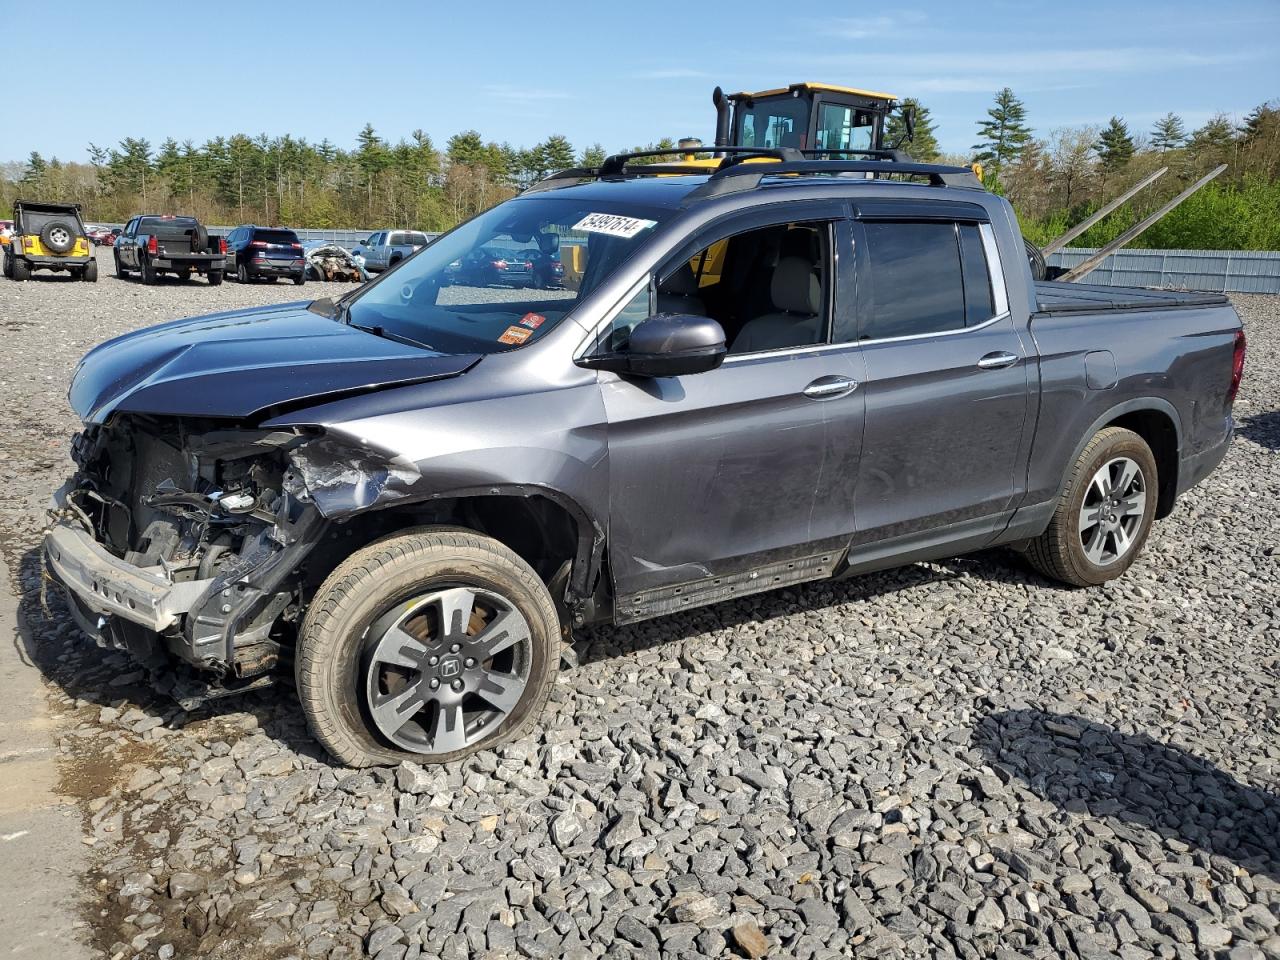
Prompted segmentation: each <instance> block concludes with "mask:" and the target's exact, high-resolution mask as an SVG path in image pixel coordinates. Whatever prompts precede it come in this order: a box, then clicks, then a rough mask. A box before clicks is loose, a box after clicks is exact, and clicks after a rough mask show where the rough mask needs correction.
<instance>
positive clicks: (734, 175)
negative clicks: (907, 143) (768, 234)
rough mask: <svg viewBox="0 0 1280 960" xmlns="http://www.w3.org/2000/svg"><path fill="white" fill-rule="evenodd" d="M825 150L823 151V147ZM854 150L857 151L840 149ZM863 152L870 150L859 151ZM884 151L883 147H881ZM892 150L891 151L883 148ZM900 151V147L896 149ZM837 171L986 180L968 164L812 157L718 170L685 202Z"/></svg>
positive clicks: (970, 186)
mask: <svg viewBox="0 0 1280 960" xmlns="http://www.w3.org/2000/svg"><path fill="white" fill-rule="evenodd" d="M819 152H821V151H819ZM836 152H854V151H836ZM857 152H859V153H861V152H866V151H857ZM877 152H880V151H877ZM883 152H886V153H887V152H888V151H883ZM895 152H896V151H895ZM836 173H869V174H872V175H873V178H874V177H878V176H880V175H890V176H893V175H898V176H912V177H927V178H928V179H929V183H930V184H931V185H933V186H935V187H959V188H962V189H966V190H981V189H982V183H981V181H979V180H978V178H977V177H976V176H974V173H973V171H972V170H970V169H969V168H968V167H950V166H943V165H941V164H936V163H919V162H917V161H915V160H910V161H900V160H809V159H803V160H798V161H784V162H782V163H768V164H763V163H762V164H752V165H750V166H745V165H737V166H732V167H725V168H723V169H720V170H718V171H716V172H715V173H714V174H712V175H711V177H710V178H709V179H708V180H707V182H706V183H704V184H702V185H701V186H699V187H697V188H695V189H694V190H692V191H690V192H689V193H688V195H686V196H685V203H688V202H690V201H693V200H705V199H707V198H709V197H719V196H723V195H724V194H728V193H741V192H743V191H746V190H754V189H755V188H756V187H758V186H759V185H760V181H761V180H763V179H764V178H765V177H779V176H788V175H798V174H812V175H817V176H829V175H831V174H836Z"/></svg>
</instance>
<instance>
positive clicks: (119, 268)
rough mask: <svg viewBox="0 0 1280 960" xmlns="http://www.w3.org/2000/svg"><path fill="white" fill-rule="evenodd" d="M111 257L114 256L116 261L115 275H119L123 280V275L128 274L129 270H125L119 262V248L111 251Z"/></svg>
mask: <svg viewBox="0 0 1280 960" xmlns="http://www.w3.org/2000/svg"><path fill="white" fill-rule="evenodd" d="M112 257H114V259H115V261H116V276H117V277H119V278H120V279H121V280H123V279H124V278H125V277H127V276H128V275H129V271H127V270H126V269H125V268H124V265H123V264H122V263H121V262H120V251H119V250H114V251H112Z"/></svg>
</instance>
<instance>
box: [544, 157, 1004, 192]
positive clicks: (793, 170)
mask: <svg viewBox="0 0 1280 960" xmlns="http://www.w3.org/2000/svg"><path fill="white" fill-rule="evenodd" d="M707 152H711V151H710V150H709V149H706V150H701V151H699V150H690V149H688V148H684V149H681V148H679V147H673V148H671V149H670V150H635V151H632V152H630V153H615V154H613V155H611V156H609V157H606V158H605V161H604V163H602V164H600V166H598V167H571V168H570V169H568V170H561V171H559V172H558V173H553V174H551V175H550V176H548V177H544V178H543V179H542V180H539V181H538V182H537V183H535V184H533V185H532V186H531V187H529V188H528V190H526V191H525V192H526V193H537V192H540V191H543V190H556V189H558V188H560V187H568V186H572V185H573V184H575V183H580V182H582V181H584V180H599V179H603V178H605V177H624V176H633V177H634V176H671V175H673V174H706V173H707V167H706V166H701V165H696V164H678V163H664V164H642V165H640V166H638V167H637V166H629V165H628V162H629V161H631V160H635V159H638V158H640V157H665V156H674V155H677V154H681V155H682V154H688V153H707ZM715 152H716V153H721V154H724V158H723V159H722V160H721V161H720V163H719V165H718V166H717V167H716V168H715V169H714V171H712V173H711V176H710V178H708V180H707V182H706V183H704V184H702V185H701V186H699V187H697V188H695V189H694V190H692V191H691V192H690V193H689V194H688V195H687V196H686V197H685V202H686V203H687V202H688V201H691V200H704V199H707V198H708V197H718V196H723V195H725V194H729V193H740V192H743V191H746V190H754V189H755V188H756V187H758V186H759V185H760V181H762V180H763V179H764V178H765V177H777V176H786V175H793V176H794V175H802V174H811V175H817V176H823V175H831V174H839V173H864V174H871V175H872V179H875V178H876V177H879V176H881V175H889V176H894V175H897V176H912V177H927V178H928V179H929V182H930V184H932V185H933V186H935V187H959V188H963V189H968V190H981V189H982V183H981V182H980V181H979V180H978V178H977V177H976V176H975V175H974V173H973V171H972V170H970V169H969V168H968V167H950V166H943V165H941V164H935V163H921V162H919V161H916V160H912V159H911V157H909V156H908V155H907V154H906V153H904V152H903V151H901V150H797V149H796V148H794V147H716V148H715ZM850 156H853V157H867V158H869V159H861V160H849V159H843V158H844V157H850ZM833 157H834V158H835V159H819V158H833ZM756 159H766V160H775V161H777V162H776V163H768V164H748V163H747V162H746V161H748V160H756Z"/></svg>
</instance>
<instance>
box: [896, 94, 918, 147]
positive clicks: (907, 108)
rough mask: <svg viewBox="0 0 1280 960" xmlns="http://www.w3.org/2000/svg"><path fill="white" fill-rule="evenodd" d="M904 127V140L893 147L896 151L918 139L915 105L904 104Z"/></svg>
mask: <svg viewBox="0 0 1280 960" xmlns="http://www.w3.org/2000/svg"><path fill="white" fill-rule="evenodd" d="M902 127H903V130H904V131H905V132H904V133H903V135H902V138H901V139H900V140H899V141H898V142H897V143H895V144H894V145H893V146H894V149H895V150H896V149H897V148H898V147H900V146H902V144H904V143H911V142H913V141H914V140H915V138H916V108H915V104H911V103H904V104H903V105H902Z"/></svg>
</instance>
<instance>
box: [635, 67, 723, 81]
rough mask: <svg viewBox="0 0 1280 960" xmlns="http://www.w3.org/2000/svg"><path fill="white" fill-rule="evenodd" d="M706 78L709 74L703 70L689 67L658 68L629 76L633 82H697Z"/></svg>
mask: <svg viewBox="0 0 1280 960" xmlns="http://www.w3.org/2000/svg"><path fill="white" fill-rule="evenodd" d="M706 76H710V74H708V73H707V72H706V71H705V70H693V69H691V68H689V67H660V68H658V69H656V70H641V71H639V72H638V73H633V74H631V78H632V79H633V80H697V79H699V78H700V77H706Z"/></svg>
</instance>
